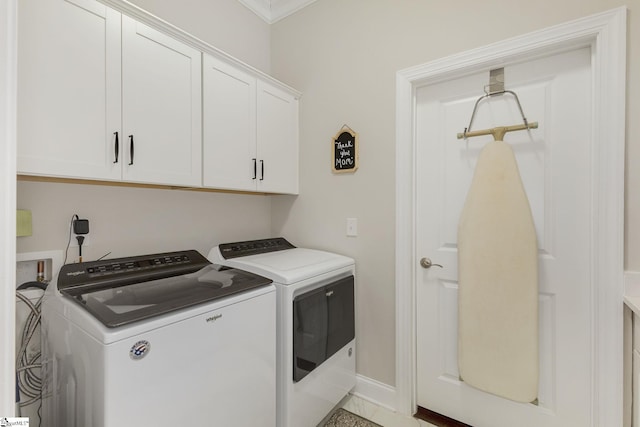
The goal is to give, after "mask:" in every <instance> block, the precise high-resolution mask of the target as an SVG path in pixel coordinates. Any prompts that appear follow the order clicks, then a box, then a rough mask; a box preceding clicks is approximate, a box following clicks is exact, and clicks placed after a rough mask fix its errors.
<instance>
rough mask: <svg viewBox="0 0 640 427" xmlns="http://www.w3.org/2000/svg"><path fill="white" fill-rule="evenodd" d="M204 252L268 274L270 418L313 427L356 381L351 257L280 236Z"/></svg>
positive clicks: (291, 426)
mask: <svg viewBox="0 0 640 427" xmlns="http://www.w3.org/2000/svg"><path fill="white" fill-rule="evenodd" d="M208 258H209V260H210V261H211V262H213V263H215V264H220V265H226V266H229V267H234V268H239V269H242V270H246V271H250V272H252V273H255V274H259V275H261V276H264V277H267V278H269V279H271V280H273V284H274V285H275V286H276V293H277V380H276V382H277V390H278V394H277V399H276V400H277V408H278V409H277V420H278V421H277V424H278V427H315V426H316V425H317V424H318V423H319V422H320V421H321V420H322V419H323V418H324V417H325V416H326V415H327V414H328V413H329V412H330V411H331V410H332V409H333V408H334V407H335V406H336V405H337V404H338V403H339V402H340V400H342V398H344V397H345V396H346V395H347V394H348V393H349V391H350V390H352V389H353V387H354V386H355V384H356V371H355V366H356V354H355V351H356V337H355V304H354V290H355V264H354V261H353V259H351V258H348V257H345V256H342V255H338V254H334V253H330V252H325V251H320V250H313V249H305V248H296V247H294V246H293V245H292V244H291V243H289V242H288V241H286V240H285V239H283V238H273V239H264V240H254V241H247V242H235V243H225V244H221V245H218V246H216V247H214V248H213V249H212V250H211V251H210V252H209V256H208Z"/></svg>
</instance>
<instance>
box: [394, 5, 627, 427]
mask: <svg viewBox="0 0 640 427" xmlns="http://www.w3.org/2000/svg"><path fill="white" fill-rule="evenodd" d="M626 15H627V10H626V8H625V7H621V8H617V9H613V10H611V11H607V12H604V13H600V14H596V15H592V16H589V17H586V18H582V19H578V20H575V21H571V22H568V23H566V24H562V25H558V26H554V27H550V28H547V29H543V30H540V31H536V32H533V33H530V34H526V35H523V36H519V37H515V38H512V39H509V40H505V41H502V42H499V43H495V44H491V45H488V46H485V47H482V48H479V49H474V50H471V51H468V52H463V53H460V54H457V55H452V56H449V57H446V58H443V59H440V60H437V61H433V62H430V63H428V64H424V65H420V66H417V67H413V68H409V69H406V70H402V71H399V72H398V73H397V76H396V144H397V145H396V395H397V409H398V412H401V413H403V414H406V415H410V414H412V413H413V412H414V411H415V409H416V396H415V394H416V393H415V373H416V368H415V340H416V338H415V307H414V301H415V298H414V296H415V286H416V284H415V279H414V277H413V272H414V270H415V262H416V260H417V258H418V257H417V254H416V253H415V239H414V236H415V234H414V230H415V218H414V211H415V206H414V200H415V191H416V186H415V178H414V173H415V164H414V160H413V159H414V158H415V157H414V156H413V153H414V150H415V135H414V129H415V126H414V114H415V96H414V94H415V89H416V88H417V87H419V86H423V85H428V84H433V83H437V82H441V81H446V80H450V79H454V78H457V77H459V76H462V75H466V74H469V73H473V72H476V71H479V70H489V69H490V68H491V67H492V66H493V67H495V66H496V65H499V64H502V65H503V64H504V63H508V62H513V61H521V60H523V59H525V58H532V57H536V56H541V55H549V54H550V53H553V52H556V51H562V50H567V49H571V48H575V47H578V46H588V45H591V46H593V59H594V62H593V68H592V69H593V82H594V85H593V90H594V92H593V94H594V100H593V104H594V109H593V120H592V126H593V127H592V136H593V140H594V141H603V142H604V143H602V144H594V146H595V148H594V150H595V152H593V153H591V154H592V158H593V161H594V165H593V166H594V168H593V170H594V175H593V176H592V183H593V195H592V196H593V197H592V200H593V205H592V226H593V235H592V240H591V262H590V266H589V267H590V268H591V277H592V278H593V283H592V284H591V285H592V289H593V293H592V308H593V312H594V313H595V317H594V319H593V321H592V324H591V327H592V330H593V332H594V342H593V354H592V356H593V357H592V359H593V378H594V384H593V402H592V403H593V404H592V405H591V408H592V409H591V410H592V411H593V413H592V419H593V423H592V425H593V426H600V427H607V426H617V425H622V399H623V396H622V392H623V390H622V384H623V381H622V379H623V366H622V360H623V357H622V356H623V354H622V352H623V331H622V324H623V323H622V320H623V304H622V300H623V292H624V278H623V243H624V230H623V224H624V220H623V219H624V148H625V129H626V128H625V84H626V83H625V82H626Z"/></svg>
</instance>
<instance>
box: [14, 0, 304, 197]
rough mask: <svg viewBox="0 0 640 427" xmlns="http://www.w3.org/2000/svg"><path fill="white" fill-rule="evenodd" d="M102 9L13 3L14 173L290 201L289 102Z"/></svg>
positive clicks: (154, 25) (188, 43)
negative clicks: (271, 196) (15, 46)
mask: <svg viewBox="0 0 640 427" xmlns="http://www.w3.org/2000/svg"><path fill="white" fill-rule="evenodd" d="M110 5H112V6H113V7H114V8H116V9H119V10H120V11H118V10H115V9H112V8H109V7H107V6H105V5H104V4H102V3H100V2H98V1H96V0H25V1H21V2H20V4H19V10H18V19H19V36H18V37H19V39H18V68H19V70H18V163H17V169H18V173H19V174H24V175H40V176H48V177H62V178H77V179H90V180H101V181H120V180H122V181H126V182H132V183H143V184H160V185H173V186H182V187H202V186H204V187H207V188H215V189H223V190H234V191H251V192H262V193H284V194H297V193H298V96H299V94H298V93H296V92H295V91H294V90H292V89H290V88H288V87H287V86H285V85H282V84H280V83H278V82H277V81H275V80H273V79H271V78H269V77H268V76H266V75H264V74H262V73H261V72H259V71H257V70H255V69H253V68H251V67H248V66H246V65H245V64H242V63H241V62H239V61H236V60H234V59H233V58H232V57H230V56H228V55H225V54H224V53H222V52H220V51H218V50H216V49H215V48H213V47H211V46H209V45H207V44H206V43H204V42H202V41H200V40H198V39H195V38H193V37H191V36H189V35H188V34H186V33H184V32H182V31H180V30H179V29H176V28H175V27H172V26H171V25H169V24H167V23H164V22H162V21H159V20H158V19H157V18H154V17H153V16H151V15H148V14H147V13H146V12H143V11H141V10H139V9H137V8H133V7H131V6H130V5H129V4H128V3H126V2H124V1H123V2H122V7H119V6H118V3H114V2H110ZM121 11H122V12H121ZM123 13H124V14H123ZM128 15H131V16H133V17H135V18H136V19H134V18H132V17H130V16H128ZM203 52H205V53H204V55H203ZM203 57H204V59H203ZM203 61H204V62H203ZM203 79H204V80H203Z"/></svg>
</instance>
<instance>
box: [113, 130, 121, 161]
mask: <svg viewBox="0 0 640 427" xmlns="http://www.w3.org/2000/svg"><path fill="white" fill-rule="evenodd" d="M113 134H114V135H115V136H116V146H115V155H116V159H115V160H114V161H113V163H118V152H119V151H120V147H119V144H118V132H114V133H113Z"/></svg>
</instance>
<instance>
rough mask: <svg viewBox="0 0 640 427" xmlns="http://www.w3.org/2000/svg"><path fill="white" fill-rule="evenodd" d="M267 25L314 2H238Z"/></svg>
mask: <svg viewBox="0 0 640 427" xmlns="http://www.w3.org/2000/svg"><path fill="white" fill-rule="evenodd" d="M238 1H239V2H240V3H242V4H243V5H245V6H246V7H248V8H249V9H251V10H252V11H253V12H255V13H256V15H258V16H259V17H260V18H262V19H264V20H265V21H266V22H267V23H269V24H273V23H274V22H277V21H279V20H280V19H282V18H284V17H286V16H289V15H291V14H292V13H294V12H297V11H298V10H300V9H302V8H303V7H305V6H307V5H309V4H311V3H313V2H314V1H316V0H238Z"/></svg>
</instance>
